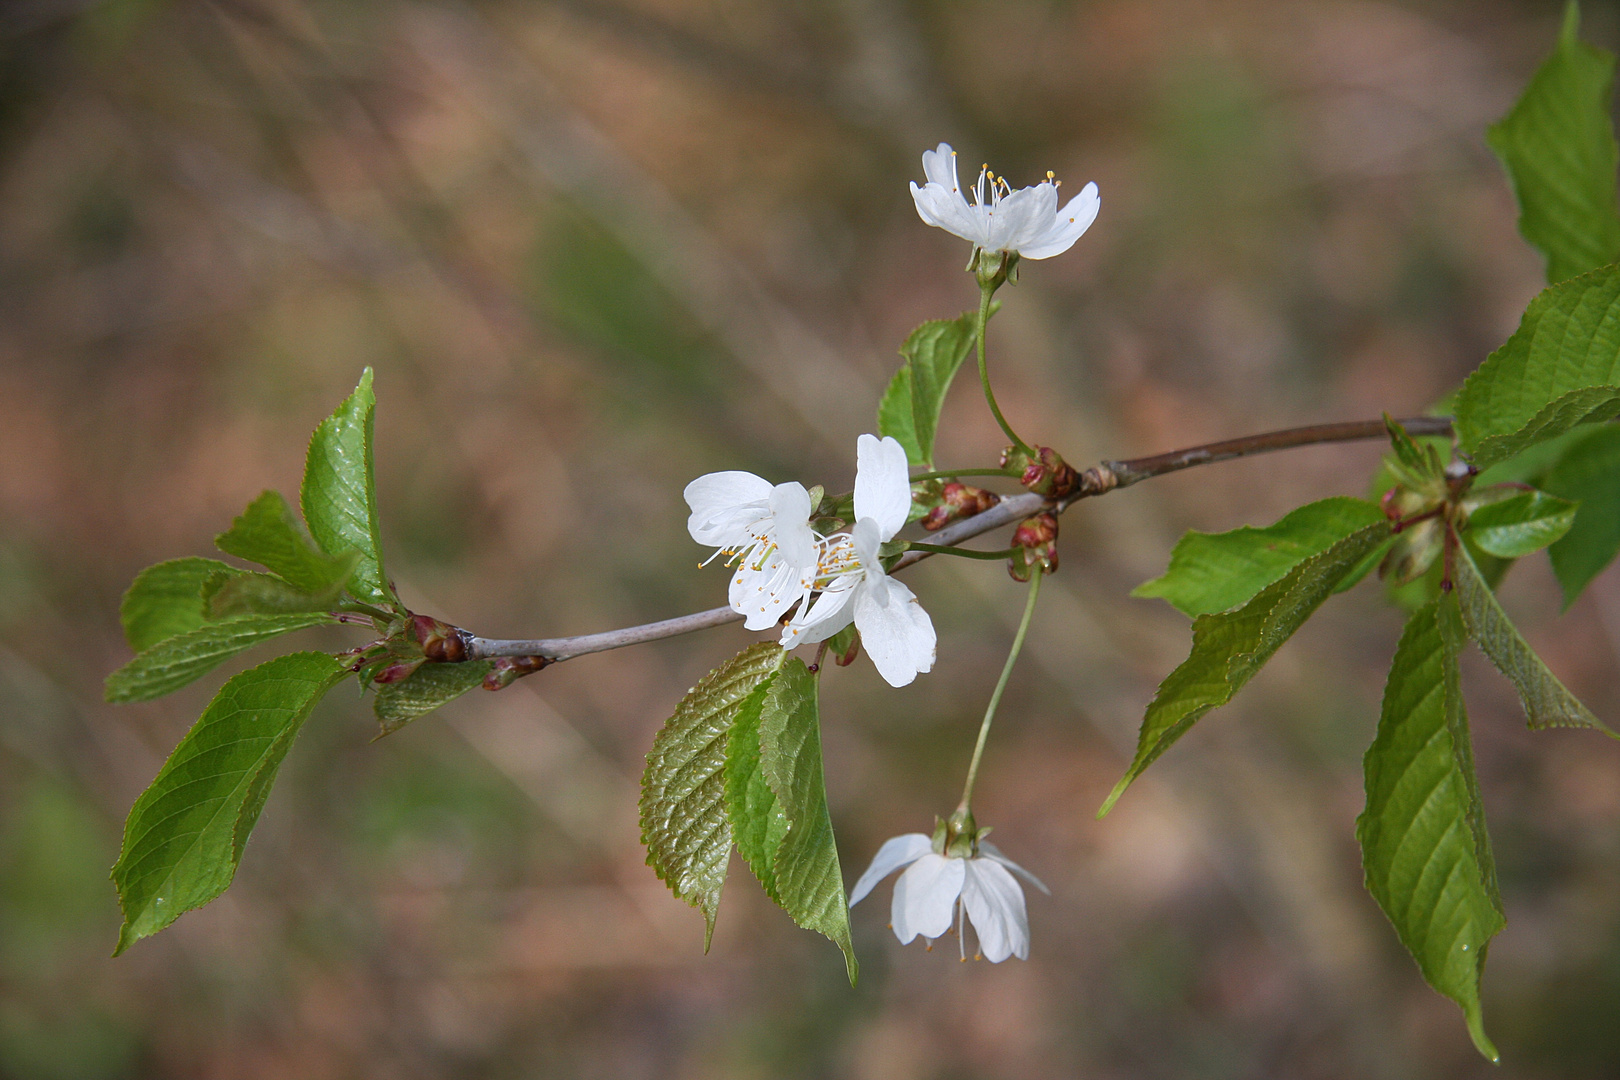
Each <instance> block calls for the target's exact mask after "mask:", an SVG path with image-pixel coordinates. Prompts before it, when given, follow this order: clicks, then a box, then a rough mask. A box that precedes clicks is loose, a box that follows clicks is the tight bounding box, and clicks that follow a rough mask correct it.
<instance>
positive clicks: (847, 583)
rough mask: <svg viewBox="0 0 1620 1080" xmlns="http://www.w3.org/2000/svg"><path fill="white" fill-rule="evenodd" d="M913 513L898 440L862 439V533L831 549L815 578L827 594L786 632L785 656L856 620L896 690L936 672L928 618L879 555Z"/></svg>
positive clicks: (828, 544) (858, 527) (834, 542)
mask: <svg viewBox="0 0 1620 1080" xmlns="http://www.w3.org/2000/svg"><path fill="white" fill-rule="evenodd" d="M910 509H911V478H910V473H909V472H908V471H907V467H906V452H905V449H904V448H903V447H901V445H900V443H899V442H898V441H896V440H895V439H894V438H892V437H890V438H884V439H878V438H877V437H876V436H874V435H862V436H861V437H860V438H859V439H858V440H856V443H855V526H854V528H852V529H851V530H850V531H849V532H847V533H838V534H836V535H834V536H830V537H828V538H827V539H826V541H825V542H824V544H823V546H822V551H821V560H820V564H819V565H818V567H817V569H816V572H815V587H816V588H817V589H818V590H820V595H819V596H817V597H816V599H815V601H814V602H813V603H810V604H807V605H804V606H801V607H800V608H799V613H798V614H797V615H796V616H794V618H793V621H792V622H790V623H788V625H787V627H786V629H784V630H783V631H782V647H783V648H784V649H791V648H793V647H794V646H796V645H801V644H808V643H814V642H818V641H825V640H826V639H827V638H830V637H832V636H833V635H834V634H836V633H838V632H839V631H840V630H842V629H843V628H844V627H846V626H848V625H849V624H850V623H851V622H852V621H853V622H854V623H855V627H856V629H858V630H859V631H860V632H861V645H862V647H863V648H864V649H865V650H866V653H867V655H868V656H870V657H871V658H872V663H873V664H875V665H876V666H877V669H878V674H880V675H882V676H883V678H884V680H885V681H886V682H888V684H889V685H890V686H905V685H906V684H908V683H910V682H911V681H912V680H913V679H915V678H916V677H917V676H918V674H920V673H921V672H925V671H928V670H930V669H932V668H933V666H934V647H935V641H936V639H935V635H934V624H933V622H932V620H930V619H929V618H928V612H926V611H924V610H923V608H922V605H921V604H920V603H918V602H917V597H916V594H915V593H913V592H912V591H911V590H910V589H908V588H906V586H905V585H904V584H902V583H901V582H899V581H897V580H895V579H894V578H892V577H890V576H889V575H888V574H887V573H886V572H885V571H884V569H883V564H882V563H881V562H880V561H879V559H878V548H879V547H880V546H881V545H882V544H883V543H885V542H886V541H888V540H891V539H893V537H894V535H895V534H896V533H898V532H899V531H900V529H901V528H902V527H903V526H904V525H905V523H906V517H907V515H908V514H909V512H910ZM783 610H786V609H785V608H784V609H783Z"/></svg>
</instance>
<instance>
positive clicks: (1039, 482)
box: [1001, 446, 1080, 499]
mask: <svg viewBox="0 0 1620 1080" xmlns="http://www.w3.org/2000/svg"><path fill="white" fill-rule="evenodd" d="M1001 465H1002V467H1003V468H1012V469H1018V470H1020V473H1019V477H1018V482H1019V483H1020V484H1023V485H1024V487H1025V488H1027V489H1028V490H1030V491H1033V492H1034V493H1035V494H1037V495H1040V496H1043V497H1045V498H1047V499H1066V498H1068V497H1069V496H1070V495H1073V494H1074V493H1075V492H1076V491H1079V490H1080V474H1079V472H1077V471H1076V470H1075V468H1074V466H1073V465H1070V464H1069V463H1068V462H1067V461H1064V460H1063V455H1061V454H1059V453H1058V452H1057V451H1056V450H1054V449H1052V448H1051V447H1050V446H1037V447H1035V451H1034V453H1029V452H1028V451H1025V450H1020V449H1019V448H1017V447H1015V446H1009V447H1007V448H1006V449H1005V450H1003V451H1002V452H1001Z"/></svg>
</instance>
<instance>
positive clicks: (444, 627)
mask: <svg viewBox="0 0 1620 1080" xmlns="http://www.w3.org/2000/svg"><path fill="white" fill-rule="evenodd" d="M410 636H411V640H413V641H415V642H416V643H417V644H418V645H420V646H421V648H422V655H423V656H424V657H426V658H427V659H429V660H432V661H435V662H437V663H441V664H459V663H461V662H462V661H464V660H466V659H467V657H468V656H469V655H470V653H471V639H472V635H470V634H468V633H467V631H465V630H463V629H461V628H460V627H459V626H451V625H450V624H449V623H447V622H441V621H439V620H438V619H435V618H434V617H433V616H431V615H412V616H411V625H410Z"/></svg>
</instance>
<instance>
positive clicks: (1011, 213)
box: [1001, 183, 1058, 251]
mask: <svg viewBox="0 0 1620 1080" xmlns="http://www.w3.org/2000/svg"><path fill="white" fill-rule="evenodd" d="M1015 204H1016V205H1015ZM1057 207H1058V193H1057V186H1056V185H1055V184H1049V183H1042V184H1036V185H1035V186H1034V187H1027V188H1022V189H1020V190H1018V191H1015V192H1013V193H1012V194H1011V195H1010V196H1008V197H1007V198H1005V199H1003V200H1001V210H1002V213H1003V214H1004V220H1003V221H1002V228H1004V229H1006V230H1007V240H1006V244H1005V246H1006V247H1007V248H1009V249H1010V250H1013V251H1022V250H1023V248H1024V245H1026V244H1030V243H1033V242H1034V241H1035V240H1037V239H1038V238H1040V237H1042V236H1044V235H1045V234H1047V233H1049V232H1051V231H1052V225H1053V222H1054V221H1056V220H1057Z"/></svg>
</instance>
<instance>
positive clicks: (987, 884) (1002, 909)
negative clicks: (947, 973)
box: [908, 859, 1029, 964]
mask: <svg viewBox="0 0 1620 1080" xmlns="http://www.w3.org/2000/svg"><path fill="white" fill-rule="evenodd" d="M964 861H965V862H966V864H967V865H966V866H965V867H964V870H965V871H966V873H965V874H964V875H963V879H962V906H963V907H965V908H966V909H967V917H968V920H969V921H970V922H972V923H973V929H974V931H975V932H977V933H978V935H979V952H980V953H981V954H982V955H983V956H984V958H985V959H986V960H988V961H990V962H991V963H992V964H999V963H1001V962H1002V961H1003V960H1005V959H1007V957H1009V956H1016V957H1018V959H1020V960H1027V959H1028V958H1029V915H1028V913H1027V912H1026V911H1025V910H1024V890H1022V889H1020V888H1019V887H1018V882H1016V881H1014V880H1013V876H1012V875H1011V874H1009V873H1008V872H1007V869H1006V867H1004V866H1002V865H1001V864H1000V863H999V862H996V861H994V860H993V859H967V860H964ZM908 872H909V871H908Z"/></svg>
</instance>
